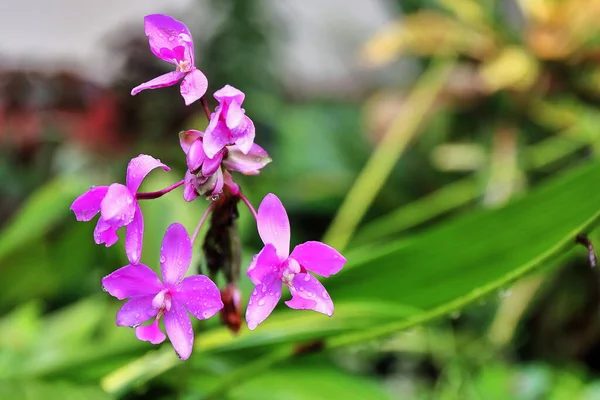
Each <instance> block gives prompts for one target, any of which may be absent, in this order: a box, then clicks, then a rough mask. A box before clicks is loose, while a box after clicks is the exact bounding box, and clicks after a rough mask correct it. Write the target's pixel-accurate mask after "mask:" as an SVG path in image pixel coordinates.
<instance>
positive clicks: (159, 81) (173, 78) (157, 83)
mask: <svg viewBox="0 0 600 400" xmlns="http://www.w3.org/2000/svg"><path fill="white" fill-rule="evenodd" d="M184 76H185V72H180V71H172V72H167V73H166V74H163V75H161V76H158V77H156V78H154V79H151V80H149V81H148V82H144V83H142V84H141V85H138V86H136V87H134V88H133V89H131V95H132V96H135V95H136V94H138V93H139V92H141V91H142V90H147V89H158V88H162V87H167V86H173V85H175V84H176V83H177V82H179V81H180V80H181V78H183V77H184Z"/></svg>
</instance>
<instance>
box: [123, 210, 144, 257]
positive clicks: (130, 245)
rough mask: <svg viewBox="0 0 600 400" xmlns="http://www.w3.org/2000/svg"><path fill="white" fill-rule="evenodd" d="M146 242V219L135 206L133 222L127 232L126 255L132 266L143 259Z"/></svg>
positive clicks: (128, 226)
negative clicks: (143, 248) (144, 243)
mask: <svg viewBox="0 0 600 400" xmlns="http://www.w3.org/2000/svg"><path fill="white" fill-rule="evenodd" d="M143 242H144V217H143V216H142V210H141V208H140V206H139V205H138V204H136V205H135V215H134V216H133V221H131V223H130V224H129V225H127V230H126V231H125V253H126V254H127V259H128V260H129V262H130V263H131V264H138V263H139V262H140V258H141V257H142V245H143Z"/></svg>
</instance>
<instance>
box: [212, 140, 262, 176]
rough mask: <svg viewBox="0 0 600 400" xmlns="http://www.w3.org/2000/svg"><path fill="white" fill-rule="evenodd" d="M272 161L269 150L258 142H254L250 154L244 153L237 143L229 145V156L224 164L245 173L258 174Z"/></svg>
mask: <svg viewBox="0 0 600 400" xmlns="http://www.w3.org/2000/svg"><path fill="white" fill-rule="evenodd" d="M271 161H272V160H271V157H269V155H268V154H267V152H266V151H265V150H264V149H263V148H262V147H260V146H259V145H257V144H252V146H251V147H250V151H249V152H248V154H244V153H243V152H242V151H241V150H240V148H239V147H238V146H237V145H235V146H228V147H227V157H226V158H225V159H224V160H223V165H225V167H226V168H228V169H230V170H232V171H238V172H241V173H242V174H245V175H256V174H258V171H259V170H260V169H262V168H263V167H264V166H265V165H267V164H268V163H270V162H271Z"/></svg>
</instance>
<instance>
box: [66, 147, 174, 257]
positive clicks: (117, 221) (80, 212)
mask: <svg viewBox="0 0 600 400" xmlns="http://www.w3.org/2000/svg"><path fill="white" fill-rule="evenodd" d="M157 167H161V168H162V169H164V170H165V171H170V168H169V167H167V166H166V165H165V164H163V163H161V162H160V160H157V159H156V158H154V157H151V156H148V155H146V154H140V155H139V156H137V157H135V158H133V159H132V160H131V161H130V162H129V165H128V166H127V178H126V185H121V184H120V183H113V184H112V185H110V186H96V187H93V188H91V189H90V190H88V191H87V192H85V193H84V194H82V195H81V196H79V197H78V198H76V199H75V201H74V202H73V204H71V210H73V212H74V213H75V217H76V218H77V220H78V221H89V220H91V219H92V218H94V216H95V215H96V214H98V212H100V218H99V219H98V223H97V224H96V229H95V230H94V240H95V242H96V244H100V243H104V244H105V245H106V247H110V246H112V245H113V244H115V243H116V242H117V240H118V239H119V237H118V236H117V229H119V228H121V227H123V226H126V227H127V231H126V233H125V251H126V253H127V258H128V259H129V262H130V263H132V264H137V263H139V262H140V257H141V255H142V242H143V235H144V219H143V216H142V210H141V209H140V206H139V204H138V201H137V199H136V193H137V191H138V188H139V187H140V185H141V183H142V181H143V180H144V178H145V177H146V175H148V173H149V172H150V171H152V170H153V169H155V168H157Z"/></svg>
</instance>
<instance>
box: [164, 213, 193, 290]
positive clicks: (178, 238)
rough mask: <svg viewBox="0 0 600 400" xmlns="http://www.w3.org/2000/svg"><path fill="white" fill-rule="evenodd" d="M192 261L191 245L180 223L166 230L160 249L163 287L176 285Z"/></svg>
mask: <svg viewBox="0 0 600 400" xmlns="http://www.w3.org/2000/svg"><path fill="white" fill-rule="evenodd" d="M191 261H192V243H191V242H190V237H189V235H188V233H187V231H186V230H185V228H184V227H183V225H181V224H180V223H177V222H176V223H174V224H172V225H171V226H169V227H168V228H167V231H166V232H165V236H164V238H163V241H162V245H161V247H160V270H161V272H162V277H163V282H165V285H176V284H178V283H179V282H181V279H183V276H184V275H185V273H186V271H187V270H188V268H189V266H190V262H191Z"/></svg>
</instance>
